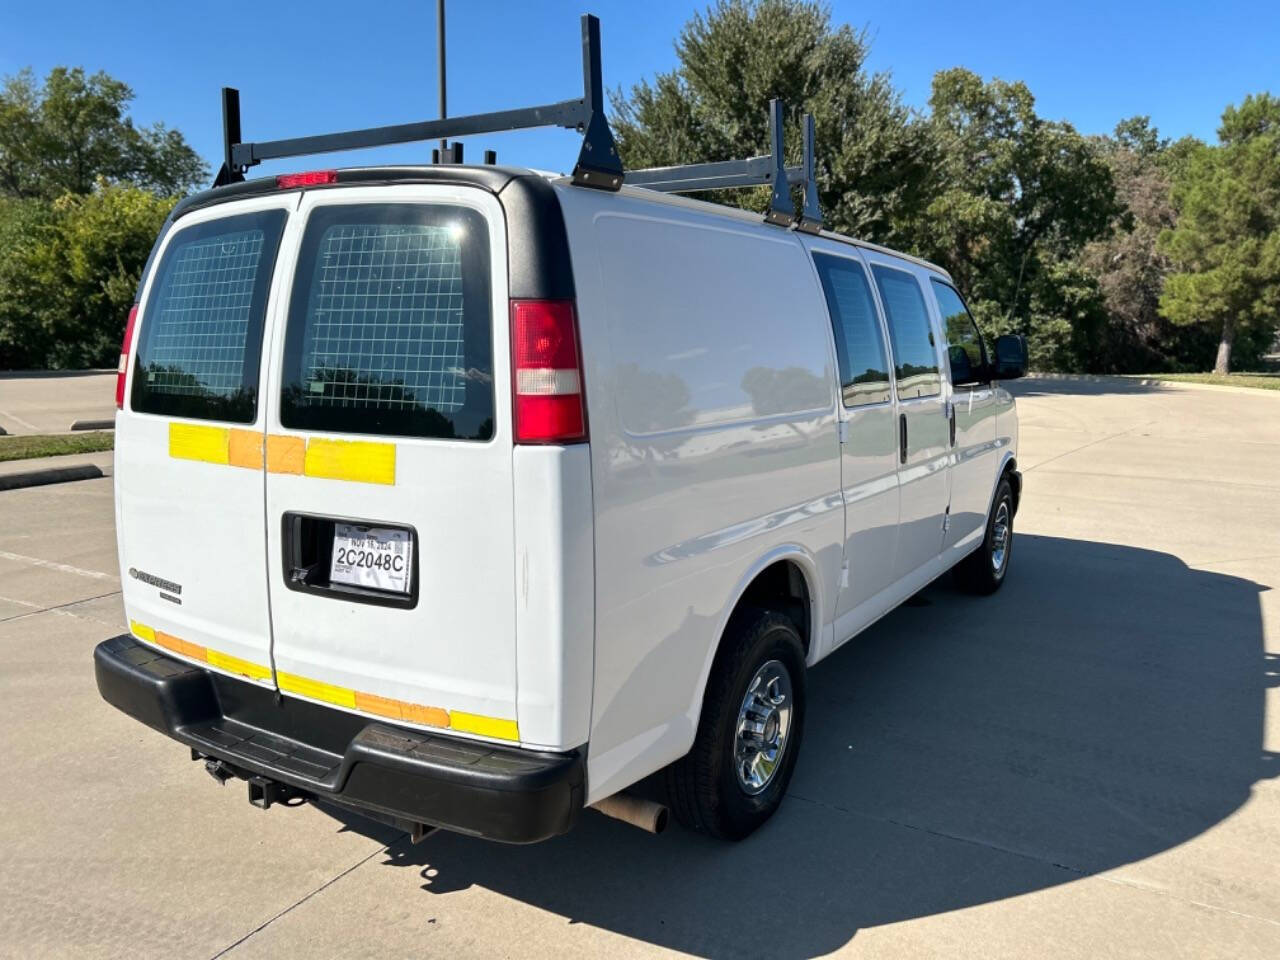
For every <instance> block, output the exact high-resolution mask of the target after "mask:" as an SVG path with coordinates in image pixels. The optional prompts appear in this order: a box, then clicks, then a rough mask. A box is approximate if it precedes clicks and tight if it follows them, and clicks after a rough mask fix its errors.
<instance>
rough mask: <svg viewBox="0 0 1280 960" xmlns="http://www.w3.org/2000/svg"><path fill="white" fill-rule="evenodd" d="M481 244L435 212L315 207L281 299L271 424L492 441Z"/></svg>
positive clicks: (460, 218)
mask: <svg viewBox="0 0 1280 960" xmlns="http://www.w3.org/2000/svg"><path fill="white" fill-rule="evenodd" d="M489 274H490V271H489V235H488V229H487V227H486V224H485V221H484V218H483V217H482V216H481V215H480V214H479V213H477V212H475V211H474V210H469V209H467V208H464V207H457V206H449V205H443V204H376V205H375V204H362V205H341V206H332V207H320V208H318V209H316V210H315V211H314V212H313V213H312V214H311V217H310V219H309V222H308V223H307V228H306V232H305V234H304V236H303V240H302V248H301V251H300V254H299V258H298V270H297V273H296V275H295V277H294V282H293V294H292V296H291V297H290V306H289V327H288V333H287V336H286V343H285V376H284V386H283V396H282V398H281V409H280V420H281V422H282V423H283V424H284V425H285V426H286V427H293V428H300V429H316V430H325V431H337V432H347V433H375V434H384V435H387V434H390V435H399V436H416V437H441V438H450V439H462V440H487V439H489V438H490V437H491V436H492V435H493V414H494V398H493V345H492V319H491V316H490V314H491V310H490V299H491V292H490V286H489V285H490V275H489Z"/></svg>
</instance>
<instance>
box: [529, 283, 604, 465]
mask: <svg viewBox="0 0 1280 960" xmlns="http://www.w3.org/2000/svg"><path fill="white" fill-rule="evenodd" d="M511 368H512V378H513V380H514V385H513V391H514V394H515V405H514V407H515V438H516V443H578V442H581V441H583V440H586V439H587V417H586V410H585V408H584V406H583V401H582V357H581V355H580V353H579V351H578V322H577V318H576V316H575V314H574V309H573V301H571V300H512V301H511Z"/></svg>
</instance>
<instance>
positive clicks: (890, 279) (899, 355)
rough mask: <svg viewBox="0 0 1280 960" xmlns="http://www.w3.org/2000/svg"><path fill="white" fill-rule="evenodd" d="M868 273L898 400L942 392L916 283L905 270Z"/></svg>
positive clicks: (882, 269) (926, 315)
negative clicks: (884, 325)
mask: <svg viewBox="0 0 1280 960" xmlns="http://www.w3.org/2000/svg"><path fill="white" fill-rule="evenodd" d="M871 270H872V272H873V273H874V274H875V277H876V286H877V287H878V288H879V290H880V300H881V302H883V303H884V312H885V318H886V319H887V320H888V321H889V342H890V344H891V345H892V347H893V362H894V377H895V379H896V380H897V383H898V398H899V399H901V400H910V399H912V398H913V397H932V396H936V395H937V394H939V393H941V392H942V378H941V376H940V375H939V374H938V355H937V353H936V352H935V351H934V344H933V330H932V328H931V327H930V325H929V312H928V310H927V309H925V305H924V294H923V293H921V292H920V284H919V283H917V282H916V278H915V277H914V276H913V275H912V274H910V273H908V272H906V271H905V270H895V269H893V268H892V267H882V266H880V265H879V264H876V265H874V266H872V268H871Z"/></svg>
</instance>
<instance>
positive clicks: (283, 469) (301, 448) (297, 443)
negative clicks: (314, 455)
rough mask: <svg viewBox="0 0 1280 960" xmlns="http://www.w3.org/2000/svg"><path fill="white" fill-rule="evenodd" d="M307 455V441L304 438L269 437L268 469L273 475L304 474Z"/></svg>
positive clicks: (280, 435)
mask: <svg viewBox="0 0 1280 960" xmlns="http://www.w3.org/2000/svg"><path fill="white" fill-rule="evenodd" d="M306 453H307V441H306V440H305V439H304V438H302V437H289V436H284V435H282V434H273V435H272V436H269V437H267V469H268V470H269V471H271V472H272V473H302V461H303V459H304V458H305V457H306Z"/></svg>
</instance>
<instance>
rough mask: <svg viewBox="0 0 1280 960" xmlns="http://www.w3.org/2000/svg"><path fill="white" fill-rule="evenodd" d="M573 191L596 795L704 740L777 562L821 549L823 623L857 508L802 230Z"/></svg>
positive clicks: (815, 590)
mask: <svg viewBox="0 0 1280 960" xmlns="http://www.w3.org/2000/svg"><path fill="white" fill-rule="evenodd" d="M558 192H559V195H560V202H561V207H562V210H563V212H564V217H565V225H566V228H567V231H568V235H569V245H570V252H571V255H572V258H573V265H574V277H575V283H576V286H577V296H578V315H579V324H580V333H581V337H582V347H583V355H584V357H585V360H586V370H585V379H586V384H585V386H586V392H587V401H588V420H589V423H590V431H591V460H592V490H593V496H594V503H595V571H596V589H595V608H596V610H595V614H596V652H595V671H594V676H595V681H594V702H593V705H592V729H591V750H590V756H589V766H588V802H590V801H591V800H594V799H597V798H600V797H603V796H607V795H609V794H611V793H614V792H616V791H617V790H619V789H621V788H622V787H625V786H627V785H628V784H630V783H632V782H634V781H636V780H638V779H640V778H641V777H643V776H645V775H647V774H648V773H651V772H653V771H654V770H657V769H659V768H660V767H662V766H663V765H665V764H666V763H668V762H670V761H672V760H674V759H676V758H677V757H679V756H681V755H682V754H684V753H685V752H687V750H688V749H689V746H690V745H691V744H692V742H693V737H694V732H695V728H696V725H697V719H698V714H699V711H700V708H701V699H702V689H703V686H704V684H705V679H706V675H707V672H708V670H709V668H710V664H711V661H712V658H713V656H714V653H715V648H716V643H717V640H718V638H719V636H720V633H721V632H722V630H723V627H724V624H725V622H726V621H727V618H728V616H729V613H730V612H731V611H732V609H733V606H734V604H735V603H736V601H737V599H738V595H739V594H740V592H741V590H742V589H743V588H744V587H745V585H746V583H747V582H749V580H745V581H744V577H746V576H747V573H748V571H751V570H753V569H758V568H759V563H760V560H761V558H764V557H767V556H777V557H779V558H780V557H782V556H784V555H791V554H795V555H799V556H803V557H806V558H808V562H807V564H806V567H807V569H808V570H809V571H810V574H811V575H812V576H813V577H814V578H815V579H814V581H813V582H811V583H809V584H808V589H809V594H810V598H811V600H814V599H816V601H817V604H818V608H817V612H818V616H815V617H813V618H812V622H813V630H812V632H813V634H814V635H815V637H816V636H819V635H820V633H821V629H822V627H823V626H824V625H826V624H828V623H829V622H830V620H831V617H832V615H833V612H834V602H835V597H836V594H837V592H838V589H839V571H840V554H841V548H840V544H841V542H842V540H843V511H842V509H841V498H840V462H839V439H838V436H837V430H836V412H835V388H834V384H835V381H834V362H833V356H832V352H831V350H832V348H831V334H830V331H829V329H828V325H827V320H826V313H825V306H824V303H823V299H822V294H821V291H820V289H819V287H818V284H817V282H816V280H815V278H814V276H813V271H812V269H811V268H810V266H809V264H808V263H807V257H806V254H805V252H804V249H803V247H802V246H801V244H800V242H799V240H798V239H797V238H796V237H795V236H794V235H793V234H789V233H786V232H784V231H780V230H777V229H776V228H772V227H769V226H766V225H764V224H762V223H754V224H753V223H749V222H741V223H740V222H735V221H734V220H731V219H729V218H727V217H724V216H720V215H717V214H715V213H708V212H704V211H703V210H701V209H699V205H695V204H665V205H658V204H655V203H653V202H652V200H651V199H650V194H648V193H647V192H644V191H635V192H633V191H629V190H624V191H623V192H622V193H621V194H614V195H610V194H605V193H599V192H595V191H590V190H581V189H576V188H572V187H562V188H560V189H559V191H558ZM806 639H808V640H809V645H810V650H811V651H812V652H813V653H814V654H815V655H816V654H817V652H818V651H819V650H820V649H821V647H822V644H821V643H820V642H817V641H816V640H815V639H814V638H812V637H811V638H806Z"/></svg>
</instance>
